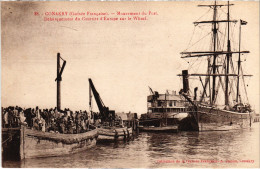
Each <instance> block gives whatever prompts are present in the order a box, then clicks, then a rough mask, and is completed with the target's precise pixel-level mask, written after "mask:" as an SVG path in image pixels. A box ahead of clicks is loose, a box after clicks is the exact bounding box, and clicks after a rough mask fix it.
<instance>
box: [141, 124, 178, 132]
mask: <svg viewBox="0 0 260 169" xmlns="http://www.w3.org/2000/svg"><path fill="white" fill-rule="evenodd" d="M139 130H141V131H151V132H157V131H158V132H178V125H175V126H165V127H154V126H139Z"/></svg>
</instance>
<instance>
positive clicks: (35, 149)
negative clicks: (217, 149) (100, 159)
mask: <svg viewBox="0 0 260 169" xmlns="http://www.w3.org/2000/svg"><path fill="white" fill-rule="evenodd" d="M97 137H98V133H97V129H94V130H91V131H88V132H85V133H80V134H60V133H49V132H41V131H36V130H31V129H28V128H26V127H21V134H20V159H26V158H38V157H51V156H61V155H66V154H72V153H77V152H79V151H84V150H87V149H89V148H92V147H94V146H95V145H96V140H97Z"/></svg>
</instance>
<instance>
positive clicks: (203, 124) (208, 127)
mask: <svg viewBox="0 0 260 169" xmlns="http://www.w3.org/2000/svg"><path fill="white" fill-rule="evenodd" d="M191 114H192V115H193V117H194V119H195V120H194V121H193V123H195V124H192V126H193V127H194V128H195V129H196V130H198V131H228V130H235V129H243V128H249V127H251V125H252V123H253V121H254V113H239V112H234V111H228V110H221V109H216V108H212V107H198V111H197V112H194V113H191Z"/></svg>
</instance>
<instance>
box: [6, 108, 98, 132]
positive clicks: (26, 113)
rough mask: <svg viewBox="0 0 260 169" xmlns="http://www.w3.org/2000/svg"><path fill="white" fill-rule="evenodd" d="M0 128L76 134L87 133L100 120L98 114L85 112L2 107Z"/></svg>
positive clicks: (66, 109)
mask: <svg viewBox="0 0 260 169" xmlns="http://www.w3.org/2000/svg"><path fill="white" fill-rule="evenodd" d="M1 112H2V127H4V128H10V127H19V126H20V125H26V126H28V127H30V128H32V129H35V130H41V131H44V132H54V133H57V132H58V133H63V134H77V133H83V132H86V131H88V130H89V129H90V128H91V126H92V125H94V124H95V125H98V123H100V118H99V114H98V113H94V112H92V113H89V112H87V111H86V110H84V111H82V110H80V111H71V110H70V109H68V108H65V109H64V110H57V108H56V107H55V108H54V109H53V108H51V109H39V108H38V107H36V108H27V109H25V108H24V109H23V108H21V107H18V106H16V107H12V106H9V107H7V108H3V107H2V111H1Z"/></svg>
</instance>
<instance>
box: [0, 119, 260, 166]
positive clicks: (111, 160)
mask: <svg viewBox="0 0 260 169" xmlns="http://www.w3.org/2000/svg"><path fill="white" fill-rule="evenodd" d="M242 160H245V161H242ZM2 166H3V167H16V168H18V167H23V168H25V167H30V168H41V167H45V168H49V167H57V168H64V167H66V168H75V167H76V168H82V167H95V168H96V167H98V168H104V167H106V168H130V167H131V168H132V167H135V168H136V167H143V168H151V167H171V168H175V167H211V168H215V167H254V168H258V167H259V123H254V124H253V127H252V128H250V129H244V130H235V131H221V132H200V133H199V132H180V133H147V132H142V133H139V134H138V135H137V136H136V137H135V138H134V139H133V140H131V141H128V142H119V143H109V144H107V143H106V144H104V143H103V144H97V146H96V147H95V148H92V149H90V150H88V151H85V152H81V153H77V154H72V155H67V156H63V157H51V158H38V159H27V160H24V161H21V162H14V161H5V162H3V164H2Z"/></svg>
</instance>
